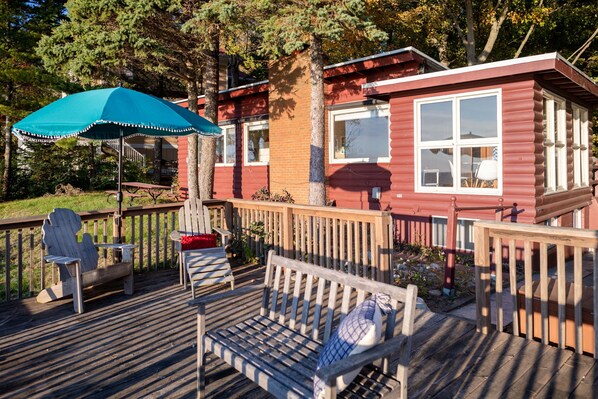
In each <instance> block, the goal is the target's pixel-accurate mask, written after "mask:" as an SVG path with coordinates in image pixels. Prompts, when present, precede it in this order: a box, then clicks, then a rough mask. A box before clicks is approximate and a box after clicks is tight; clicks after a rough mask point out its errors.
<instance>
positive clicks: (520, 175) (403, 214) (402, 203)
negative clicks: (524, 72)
mask: <svg viewBox="0 0 598 399" xmlns="http://www.w3.org/2000/svg"><path fill="white" fill-rule="evenodd" d="M533 85H534V82H533V80H523V81H501V82H494V83H489V84H486V85H484V86H480V85H477V86H476V85H466V86H461V87H460V88H456V89H453V90H446V89H445V90H442V91H440V90H437V91H432V90H427V91H426V92H425V93H417V94H412V95H402V96H399V95H395V96H394V97H393V98H392V99H391V101H390V104H391V105H390V112H391V162H390V172H391V191H390V196H391V200H390V204H391V207H392V211H393V213H394V214H396V219H397V225H396V228H397V233H398V238H399V239H400V240H401V241H420V242H422V243H423V244H426V245H431V239H432V234H431V216H448V207H449V204H450V199H451V197H453V196H455V197H456V199H457V205H458V206H496V205H498V199H499V198H500V197H502V198H503V199H504V204H513V203H517V208H518V210H519V211H520V212H521V213H520V214H519V215H518V221H528V222H530V221H533V220H534V217H535V190H534V187H535V185H536V180H537V179H536V166H535V162H536V159H535V157H534V155H533V153H534V150H535V144H534V141H535V135H534V130H535V127H534V91H533ZM496 88H502V110H503V113H502V142H503V153H502V156H501V157H500V159H502V162H503V192H502V195H467V194H436V193H416V192H415V159H414V151H415V149H414V100H416V99H421V98H429V97H436V96H440V95H449V94H457V93H464V92H471V91H478V90H487V89H496ZM540 177H541V176H540ZM459 216H460V217H464V218H473V219H477V218H481V219H491V220H492V219H494V211H469V212H462V213H460V215H459Z"/></svg>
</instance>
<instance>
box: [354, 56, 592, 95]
mask: <svg viewBox="0 0 598 399" xmlns="http://www.w3.org/2000/svg"><path fill="white" fill-rule="evenodd" d="M552 59H554V60H557V59H562V60H564V61H565V62H567V63H568V64H570V63H569V62H568V61H567V60H565V59H563V58H562V57H561V56H560V55H559V54H558V53H547V54H539V55H532V56H529V57H523V58H515V59H510V60H502V61H495V62H489V63H487V64H478V65H472V66H467V67H461V68H455V69H447V70H444V71H437V72H429V73H425V74H422V75H414V76H405V77H402V78H395V79H388V80H380V81H378V82H371V83H364V84H363V85H362V86H361V87H362V88H363V89H373V88H376V87H382V86H389V85H393V84H397V83H405V82H412V81H417V80H425V79H433V78H437V77H442V76H451V75H457V74H462V73H467V72H475V71H483V70H486V69H493V68H500V67H505V66H511V65H519V64H526V63H530V62H535V61H545V60H552ZM571 66H572V65H571ZM572 67H573V66H572ZM573 68H575V67H573ZM575 69H576V70H577V71H579V70H578V69H577V68H575ZM584 76H585V77H587V78H588V79H590V80H592V79H591V78H589V77H588V76H587V75H585V74H584Z"/></svg>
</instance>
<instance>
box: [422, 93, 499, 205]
mask: <svg viewBox="0 0 598 399" xmlns="http://www.w3.org/2000/svg"><path fill="white" fill-rule="evenodd" d="M415 114H416V115H415V130H416V135H415V146H416V151H415V163H416V165H415V170H416V179H415V181H416V191H418V192H441V193H453V192H470V193H471V192H473V193H479V194H485V193H487V194H497V193H499V192H500V189H501V163H500V158H499V155H500V153H501V150H500V148H501V144H500V139H501V134H500V91H498V90H493V91H486V92H478V93H467V94H462V95H454V96H444V97H437V98H431V99H424V100H417V101H415Z"/></svg>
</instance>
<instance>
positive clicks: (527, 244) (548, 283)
mask: <svg viewBox="0 0 598 399" xmlns="http://www.w3.org/2000/svg"><path fill="white" fill-rule="evenodd" d="M474 239H475V264H476V304H477V329H478V331H480V332H482V333H485V334H487V333H488V332H489V331H490V330H491V329H492V323H491V312H492V309H491V302H490V295H491V285H492V284H491V267H492V266H494V267H495V273H496V284H495V292H496V295H495V297H496V299H495V312H496V313H495V315H496V316H495V318H496V324H495V325H496V329H498V330H499V331H504V330H505V327H506V326H505V321H504V320H505V312H506V310H505V307H506V306H505V305H506V303H503V285H504V282H505V281H504V279H505V278H506V279H508V283H509V284H508V286H509V290H508V292H507V295H505V297H507V298H508V299H507V301H508V300H510V301H511V304H512V319H513V324H512V331H513V334H515V335H520V333H522V332H524V334H525V336H526V338H527V339H528V340H531V339H534V338H537V339H540V340H541V341H542V342H543V343H544V344H548V343H550V342H552V343H555V344H557V345H558V347H559V348H564V347H566V346H567V347H573V348H575V351H576V352H577V353H582V352H584V351H585V352H589V353H592V354H593V355H594V357H597V355H598V312H596V309H598V292H597V287H598V262H597V259H598V253H596V252H594V257H593V261H591V260H588V259H585V262H584V259H583V257H584V254H585V253H587V250H588V249H589V250H592V251H596V249H597V248H598V232H597V231H595V230H584V229H576V228H567V227H548V226H540V225H524V224H514V223H504V222H491V221H483V222H475V224H474ZM521 245H522V246H523V259H524V262H523V286H522V289H519V295H518V288H517V284H518V282H517V280H518V279H517V264H516V259H517V255H516V246H521ZM491 248H492V249H493V250H492V251H491ZM588 262H593V263H592V267H591V268H590V269H591V270H590V271H591V273H592V274H593V276H592V277H591V280H590V281H589V282H586V285H588V286H591V288H588V287H584V283H583V279H584V276H583V273H584V271H583V266H584V264H587V263H588ZM503 265H508V273H507V276H506V277H504V276H503V267H502V266H503ZM555 268H556V270H554V269H555ZM554 271H556V280H554V279H551V278H550V275H553V276H554ZM549 272H550V274H549ZM534 274H535V277H534ZM538 274H539V276H538ZM511 304H509V305H511ZM586 307H590V309H585V308H586ZM509 308H510V306H509ZM555 308H556V310H555ZM591 313H593V320H589V321H588V320H587V319H586V320H583V319H584V318H583V315H584V314H586V316H588V315H589V314H591Z"/></svg>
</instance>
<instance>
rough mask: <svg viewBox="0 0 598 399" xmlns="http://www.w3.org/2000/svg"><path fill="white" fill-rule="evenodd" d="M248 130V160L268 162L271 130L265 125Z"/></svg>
mask: <svg viewBox="0 0 598 399" xmlns="http://www.w3.org/2000/svg"><path fill="white" fill-rule="evenodd" d="M250 129H251V130H249V131H248V132H247V160H248V162H268V161H269V160H270V139H269V131H268V128H267V127H265V126H260V127H257V128H256V127H251V128H250Z"/></svg>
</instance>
